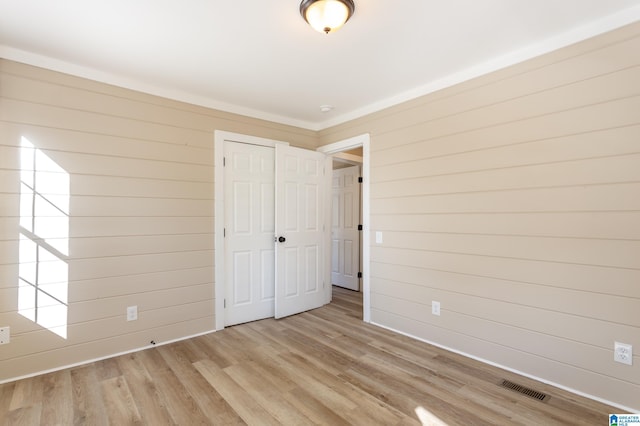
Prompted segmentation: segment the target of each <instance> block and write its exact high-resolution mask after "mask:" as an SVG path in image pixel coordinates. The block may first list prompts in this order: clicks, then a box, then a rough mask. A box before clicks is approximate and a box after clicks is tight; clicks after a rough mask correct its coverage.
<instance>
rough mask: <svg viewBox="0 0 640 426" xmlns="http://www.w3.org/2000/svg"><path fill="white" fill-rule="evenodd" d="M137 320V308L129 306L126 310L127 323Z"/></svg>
mask: <svg viewBox="0 0 640 426" xmlns="http://www.w3.org/2000/svg"><path fill="white" fill-rule="evenodd" d="M137 319H138V307H137V306H129V307H128V308H127V321H135V320H137Z"/></svg>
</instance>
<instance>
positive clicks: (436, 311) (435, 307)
mask: <svg viewBox="0 0 640 426" xmlns="http://www.w3.org/2000/svg"><path fill="white" fill-rule="evenodd" d="M431 313H432V314H433V315H438V316H440V302H436V301H435V300H434V301H431Z"/></svg>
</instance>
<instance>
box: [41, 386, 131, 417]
mask: <svg viewBox="0 0 640 426" xmlns="http://www.w3.org/2000/svg"><path fill="white" fill-rule="evenodd" d="M100 385H101V387H102V393H103V395H104V404H105V410H106V411H107V413H108V416H109V424H111V425H140V424H143V422H142V418H141V417H140V412H139V411H138V407H137V406H136V403H135V401H134V399H133V396H132V395H131V392H130V391H129V386H128V385H127V382H126V380H125V379H124V377H122V376H118V377H113V378H111V379H106V380H103V381H102V382H101V383H100ZM46 421H47V420H45V422H46ZM45 424H47V423H45ZM53 424H68V423H62V422H60V423H53Z"/></svg>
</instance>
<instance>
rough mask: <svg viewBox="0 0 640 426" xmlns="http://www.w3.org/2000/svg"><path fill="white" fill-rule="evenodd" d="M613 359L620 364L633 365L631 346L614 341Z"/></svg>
mask: <svg viewBox="0 0 640 426" xmlns="http://www.w3.org/2000/svg"><path fill="white" fill-rule="evenodd" d="M613 360H614V361H616V362H620V363H622V364H627V365H633V346H631V345H628V344H626V343H620V342H615V343H614V345H613Z"/></svg>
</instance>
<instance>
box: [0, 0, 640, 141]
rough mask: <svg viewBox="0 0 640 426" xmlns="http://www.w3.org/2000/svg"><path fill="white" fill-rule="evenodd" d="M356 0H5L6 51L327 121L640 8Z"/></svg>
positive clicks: (283, 117)
mask: <svg viewBox="0 0 640 426" xmlns="http://www.w3.org/2000/svg"><path fill="white" fill-rule="evenodd" d="M355 3H356V11H355V14H354V16H353V17H352V19H351V20H350V21H349V22H348V23H347V24H346V25H345V26H344V27H343V28H342V29H340V30H339V31H338V32H336V33H334V34H330V35H325V34H321V33H318V32H315V31H314V30H312V29H311V27H309V26H308V25H307V24H306V22H305V21H304V20H303V19H302V18H301V17H300V14H299V11H298V8H299V4H300V1H299V0H242V1H240V0H108V1H105V0H101V1H99V0H55V1H52V0H0V57H4V58H8V59H12V60H17V61H20V62H26V63H30V64H33V65H37V66H44V67H46V68H50V69H54V70H58V71H63V72H67V73H70V74H75V75H79V76H82V77H88V78H91V79H95V80H99V81H104V82H107V83H112V84H116V85H119V86H123V87H128V88H132V89H136V90H140V91H144V92H148V93H153V94H157V95H161V96H166V97H169V98H173V99H178V100H183V101H187V102H191V103H195V104H199V105H205V106H208V107H213V108H217V109H222V110H225V111H230V112H237V113H241V114H245V115H249V116H253V117H258V118H265V119H269V120H273V121H277V122H281V123H286V124H293V125H297V126H301V127H305V128H309V129H314V130H318V129H322V128H325V127H327V126H330V125H333V124H337V123H340V122H343V121H346V120H348V119H351V118H355V117H358V116H361V115H364V114H366V113H370V112H373V111H375V110H379V109H381V108H384V107H387V106H390V105H393V104H395V103H398V102H401V101H404V100H408V99H411V98H414V97H417V96H419V95H422V94H425V93H428V92H430V91H433V90H437V89H439V88H442V87H446V86H448V85H451V84H455V83H457V82H460V81H463V80H465V79H468V78H472V77H474V76H477V75H480V74H482V73H485V72H489V71H492V70H495V69H498V68H501V67H504V66H506V65H509V64H512V63H516V62H519V61H521V60H524V59H527V58H530V57H533V56H536V55H539V54H541V53H544V52H547V51H550V50H553V49H556V48H559V47H562V46H564V45H567V44H570V43H573V42H576V41H579V40H582V39H585V38H588V37H590V36H593V35H596V34H599V33H602V32H605V31H608V30H611V29H614V28H617V27H620V26H622V25H625V24H628V23H631V22H635V21H637V20H640V0H445V1H442V0H441V1H429V0H355ZM325 104H329V105H332V106H334V109H333V110H332V111H331V112H329V113H322V112H320V106H321V105H325Z"/></svg>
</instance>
